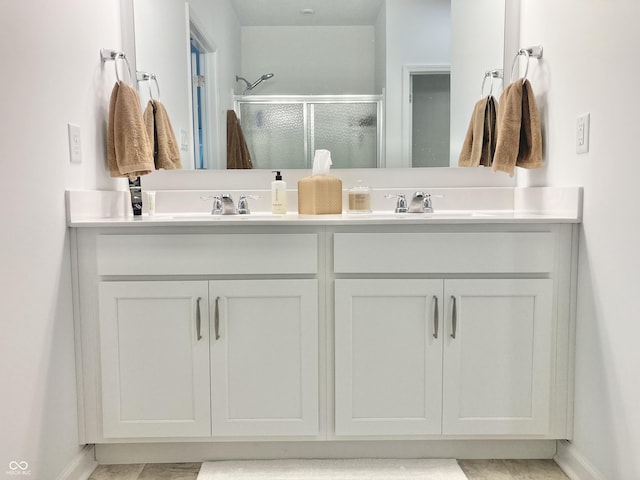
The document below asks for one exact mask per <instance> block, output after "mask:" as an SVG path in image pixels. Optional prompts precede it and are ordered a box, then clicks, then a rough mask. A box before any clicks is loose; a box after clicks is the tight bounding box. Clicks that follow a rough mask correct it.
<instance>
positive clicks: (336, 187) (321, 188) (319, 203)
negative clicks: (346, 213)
mask: <svg viewBox="0 0 640 480" xmlns="http://www.w3.org/2000/svg"><path fill="white" fill-rule="evenodd" d="M298 213H301V214H304V215H326V214H341V213H342V181H341V180H340V179H339V178H336V177H332V176H331V175H313V176H311V177H305V178H302V179H300V180H299V181H298Z"/></svg>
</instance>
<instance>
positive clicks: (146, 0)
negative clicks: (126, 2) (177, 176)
mask: <svg viewBox="0 0 640 480" xmlns="http://www.w3.org/2000/svg"><path fill="white" fill-rule="evenodd" d="M133 5H134V12H133V17H134V24H135V31H136V42H135V56H136V68H137V70H139V71H143V72H147V73H153V74H155V75H156V76H157V80H158V86H159V88H160V95H161V96H160V100H161V101H162V104H163V105H164V106H165V108H166V109H167V113H168V114H169V118H170V120H171V126H172V128H173V132H174V133H175V136H176V141H177V142H178V147H180V142H181V131H183V132H185V134H186V135H187V139H188V142H189V146H190V148H189V149H188V150H182V149H180V160H181V162H182V168H187V169H192V168H194V162H193V136H192V134H191V123H192V118H191V115H192V114H191V109H190V108H189V106H190V104H191V89H190V81H191V72H190V65H189V52H190V48H189V32H188V28H189V24H188V19H187V18H186V15H187V14H186V11H185V2H184V0H134V2H133ZM133 73H134V75H135V72H133ZM149 87H151V92H149ZM139 90H140V102H141V104H142V108H143V109H144V108H146V107H147V102H148V101H149V94H150V93H151V95H153V98H155V99H158V92H157V90H156V84H155V82H140V83H139Z"/></svg>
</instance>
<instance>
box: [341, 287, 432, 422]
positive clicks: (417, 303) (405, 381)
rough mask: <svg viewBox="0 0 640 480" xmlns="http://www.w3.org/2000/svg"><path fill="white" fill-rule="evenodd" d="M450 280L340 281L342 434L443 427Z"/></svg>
mask: <svg viewBox="0 0 640 480" xmlns="http://www.w3.org/2000/svg"><path fill="white" fill-rule="evenodd" d="M442 285H443V284H442V280H336V281H335V362H336V365H335V382H336V383H335V415H336V425H335V430H336V434H337V435H425V434H439V433H440V432H441V406H442V321H441V318H440V314H439V312H438V310H440V311H441V310H442V308H441V305H442V302H441V299H442V288H443V287H442ZM439 307H440V308H439Z"/></svg>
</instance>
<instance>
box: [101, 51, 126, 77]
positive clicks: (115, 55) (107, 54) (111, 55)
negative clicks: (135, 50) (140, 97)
mask: <svg viewBox="0 0 640 480" xmlns="http://www.w3.org/2000/svg"><path fill="white" fill-rule="evenodd" d="M118 59H121V60H124V63H125V65H126V66H127V72H128V73H129V82H131V81H132V80H133V77H132V76H131V66H130V65H129V60H127V56H126V55H125V54H124V52H118V51H116V50H110V49H108V48H103V49H101V50H100V60H102V63H104V62H109V61H113V62H114V66H115V70H116V80H117V81H118V82H120V75H118V63H117V61H118Z"/></svg>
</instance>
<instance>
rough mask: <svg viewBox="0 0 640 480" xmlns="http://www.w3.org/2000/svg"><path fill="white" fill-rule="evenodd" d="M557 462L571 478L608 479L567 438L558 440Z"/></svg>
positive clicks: (580, 479)
mask: <svg viewBox="0 0 640 480" xmlns="http://www.w3.org/2000/svg"><path fill="white" fill-rule="evenodd" d="M553 459H554V460H555V462H556V463H557V464H558V465H559V466H560V468H561V469H562V470H563V471H564V473H566V474H567V476H568V477H569V478H570V479H571V480H607V479H606V477H605V476H604V475H603V474H602V473H600V471H598V469H597V468H595V467H594V466H593V465H591V463H589V461H588V460H587V459H586V458H585V457H584V456H583V455H582V454H581V453H580V452H579V451H578V450H577V449H576V447H575V446H574V445H573V444H572V443H571V442H568V441H567V440H560V441H558V450H557V452H556V455H555V457H553Z"/></svg>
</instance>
